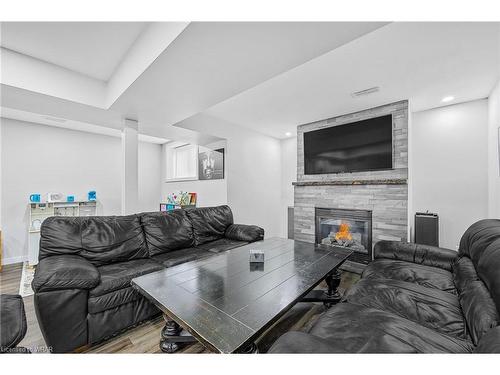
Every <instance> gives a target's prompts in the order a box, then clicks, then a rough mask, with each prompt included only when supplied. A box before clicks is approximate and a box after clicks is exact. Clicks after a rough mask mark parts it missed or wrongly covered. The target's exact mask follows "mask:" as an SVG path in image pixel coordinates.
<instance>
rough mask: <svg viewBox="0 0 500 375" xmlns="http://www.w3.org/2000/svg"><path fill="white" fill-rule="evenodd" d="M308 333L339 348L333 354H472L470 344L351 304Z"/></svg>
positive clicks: (326, 315)
mask: <svg viewBox="0 0 500 375" xmlns="http://www.w3.org/2000/svg"><path fill="white" fill-rule="evenodd" d="M309 333H310V334H312V335H314V336H317V337H320V338H322V339H325V340H328V341H329V342H330V343H331V344H332V345H334V346H335V348H336V350H335V351H333V352H339V353H341V352H342V353H470V352H472V350H473V345H472V343H471V342H470V341H467V340H462V339H460V338H458V337H454V336H450V335H445V334H443V333H440V332H438V331H435V330H433V329H429V328H427V327H424V326H422V325H420V324H418V323H415V322H412V321H410V320H408V319H405V318H403V317H401V316H398V315H396V314H393V313H391V312H388V311H383V310H380V309H375V308H370V307H364V306H360V305H355V304H351V303H340V304H338V305H336V306H333V307H332V308H331V309H329V310H328V311H326V312H325V313H324V314H322V315H321V316H320V317H319V319H318V320H317V321H316V323H315V324H314V325H313V327H312V329H311V330H310V332H309ZM278 341H279V340H278ZM277 344H278V343H275V345H277ZM273 347H274V346H273ZM271 349H272V350H271V351H273V348H271Z"/></svg>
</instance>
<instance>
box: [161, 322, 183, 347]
mask: <svg viewBox="0 0 500 375" xmlns="http://www.w3.org/2000/svg"><path fill="white" fill-rule="evenodd" d="M163 318H164V319H165V326H164V327H163V328H162V330H161V340H160V349H161V351H162V352H164V353H175V352H176V351H177V350H179V344H177V343H176V342H173V341H170V340H169V338H173V337H172V336H179V333H180V332H181V327H180V326H179V325H178V324H177V323H176V322H174V321H173V320H170V319H169V318H168V316H166V315H164V316H163ZM169 336H170V337H169Z"/></svg>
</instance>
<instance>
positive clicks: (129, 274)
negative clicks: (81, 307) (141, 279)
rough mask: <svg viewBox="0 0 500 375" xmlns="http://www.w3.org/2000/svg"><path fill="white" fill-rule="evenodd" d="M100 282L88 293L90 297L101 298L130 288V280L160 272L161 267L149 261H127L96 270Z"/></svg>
mask: <svg viewBox="0 0 500 375" xmlns="http://www.w3.org/2000/svg"><path fill="white" fill-rule="evenodd" d="M97 269H98V270H99V273H100V274H101V282H100V283H99V284H98V285H97V286H96V287H95V288H94V289H91V290H90V292H89V296H90V297H97V296H102V295H104V294H107V293H110V292H114V291H116V290H119V289H123V288H128V287H130V280H132V279H133V278H134V277H138V276H141V275H145V274H147V273H151V272H155V271H160V270H162V269H163V267H162V265H161V264H159V263H157V262H155V261H153V260H151V259H137V260H129V261H127V262H120V263H113V264H108V265H105V266H101V267H98V268H97Z"/></svg>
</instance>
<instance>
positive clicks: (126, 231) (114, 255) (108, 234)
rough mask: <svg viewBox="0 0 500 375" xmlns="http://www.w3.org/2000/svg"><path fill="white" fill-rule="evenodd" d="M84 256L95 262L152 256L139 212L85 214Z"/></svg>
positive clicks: (113, 261) (105, 262)
mask: <svg viewBox="0 0 500 375" xmlns="http://www.w3.org/2000/svg"><path fill="white" fill-rule="evenodd" d="M82 219H83V220H82V252H81V253H80V255H81V256H83V257H84V258H86V259H88V260H89V261H90V262H91V263H93V264H94V265H95V266H102V265H105V264H110V263H117V262H125V261H127V260H132V259H140V258H147V257H148V256H149V254H148V250H147V247H146V241H145V239H144V232H143V230H142V226H141V221H140V219H139V217H138V216H137V215H129V216H93V217H88V218H82Z"/></svg>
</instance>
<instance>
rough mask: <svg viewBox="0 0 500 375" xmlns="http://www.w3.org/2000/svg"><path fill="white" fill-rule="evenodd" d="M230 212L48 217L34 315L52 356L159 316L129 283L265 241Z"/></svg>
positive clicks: (35, 282) (201, 210)
mask: <svg viewBox="0 0 500 375" xmlns="http://www.w3.org/2000/svg"><path fill="white" fill-rule="evenodd" d="M263 238H264V230H263V229H262V228H260V227H257V226H253V225H239V224H233V215H232V212H231V209H230V208H229V207H228V206H219V207H210V208H198V209H192V210H186V211H184V210H177V211H173V212H169V213H162V212H152V213H143V214H138V215H129V216H96V217H51V218H48V219H46V220H45V221H44V222H43V224H42V227H41V239H40V254H39V264H38V266H37V268H36V272H35V277H34V279H33V283H32V286H33V290H34V291H35V298H34V301H35V311H36V314H37V318H38V322H39V325H40V328H41V331H42V334H43V336H44V338H45V341H46V343H47V345H48V346H49V347H51V348H52V351H53V352H70V351H74V350H76V349H78V348H81V347H85V346H87V345H91V344H94V343H97V342H100V341H102V340H104V339H106V338H109V337H111V336H114V335H116V334H117V333H119V332H120V331H122V330H124V329H126V328H130V327H132V326H134V325H136V324H138V323H140V322H142V321H144V320H147V319H150V318H152V317H154V316H156V315H158V314H159V313H160V311H159V310H158V309H157V308H156V307H155V306H154V305H152V304H151V303H150V302H148V301H147V300H146V299H145V298H143V297H142V296H141V295H140V294H139V293H137V292H136V291H135V290H134V289H132V287H131V285H130V280H131V279H133V278H134V277H137V276H140V275H144V274H147V273H150V272H155V271H159V270H161V269H163V268H165V267H172V266H174V265H177V264H180V263H184V262H188V261H191V260H195V259H201V258H205V257H209V256H211V255H214V254H216V253H218V252H221V251H226V250H229V249H232V248H235V247H238V246H242V245H245V244H247V243H249V242H253V241H258V240H262V239H263Z"/></svg>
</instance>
